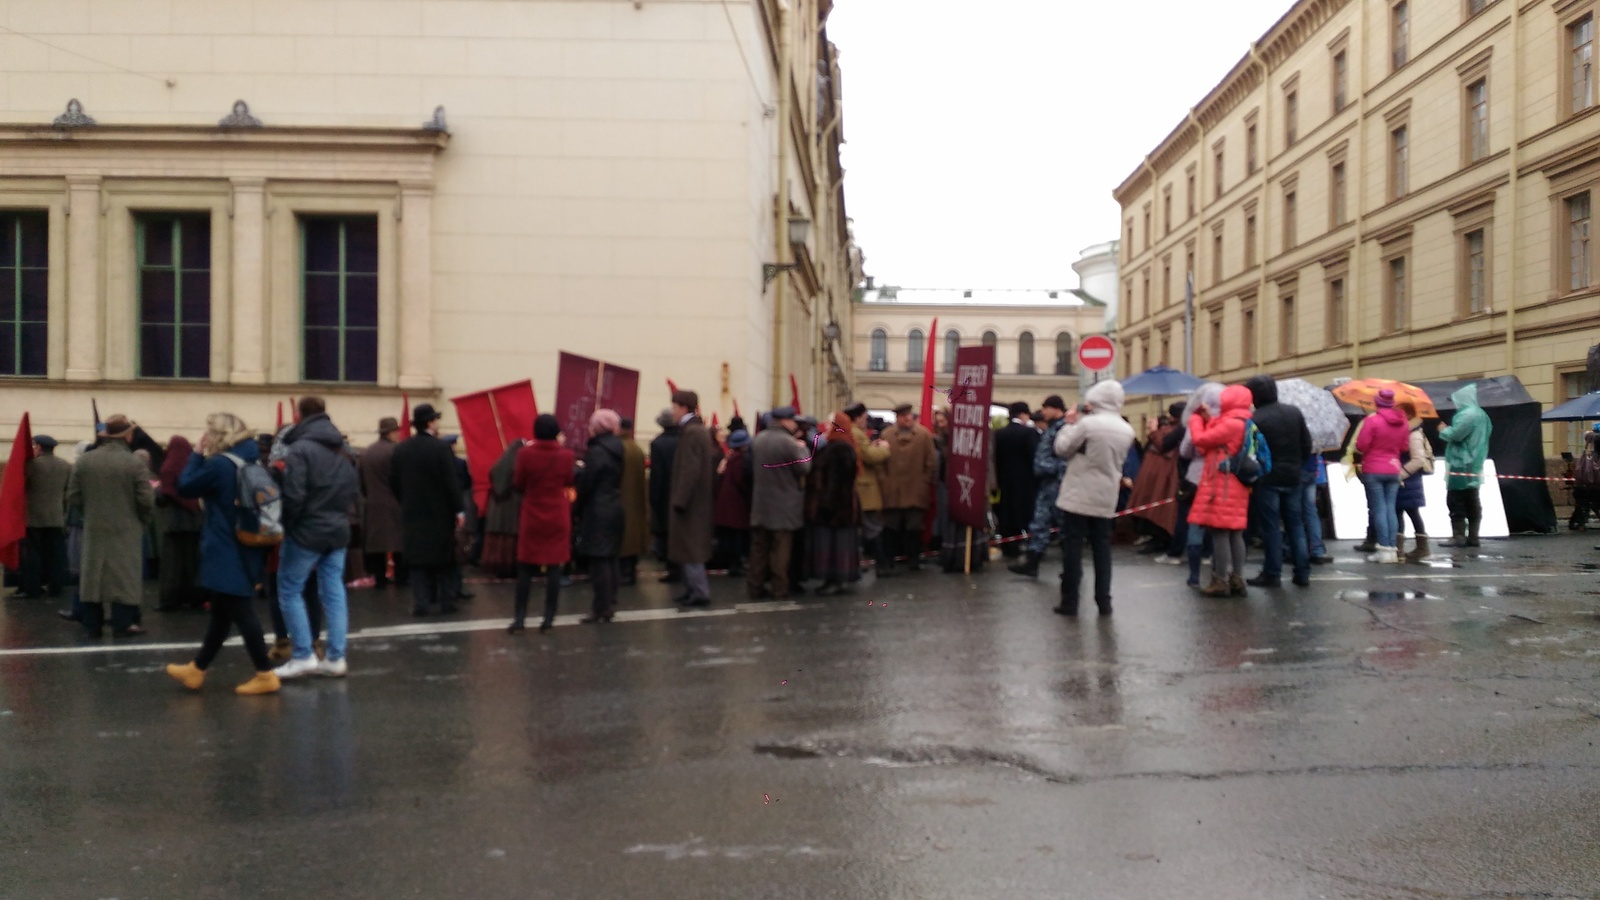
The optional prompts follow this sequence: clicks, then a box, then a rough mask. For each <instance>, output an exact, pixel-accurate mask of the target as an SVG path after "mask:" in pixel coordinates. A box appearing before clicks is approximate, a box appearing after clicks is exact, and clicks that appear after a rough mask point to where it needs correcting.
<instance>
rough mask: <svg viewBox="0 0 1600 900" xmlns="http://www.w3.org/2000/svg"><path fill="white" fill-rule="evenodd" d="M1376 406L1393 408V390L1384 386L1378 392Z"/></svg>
mask: <svg viewBox="0 0 1600 900" xmlns="http://www.w3.org/2000/svg"><path fill="white" fill-rule="evenodd" d="M1378 408H1379V409H1393V408H1394V391H1392V390H1390V389H1388V388H1384V389H1383V390H1381V391H1379V392H1378Z"/></svg>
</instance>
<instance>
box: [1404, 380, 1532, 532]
mask: <svg viewBox="0 0 1600 900" xmlns="http://www.w3.org/2000/svg"><path fill="white" fill-rule="evenodd" d="M1473 383H1476V384H1477V385H1478V405H1479V406H1481V407H1483V411H1484V412H1486V413H1488V414H1489V421H1490V422H1491V423H1493V424H1494V433H1493V434H1492V435H1490V436H1489V458H1490V459H1492V460H1494V469H1495V473H1496V474H1498V475H1520V476H1522V477H1524V478H1538V479H1543V478H1544V477H1545V469H1544V423H1543V422H1541V421H1540V416H1541V415H1543V414H1544V407H1543V406H1542V405H1541V404H1540V403H1539V401H1537V400H1535V399H1533V396H1532V395H1530V394H1529V393H1528V389H1527V388H1525V387H1523V386H1522V382H1521V381H1518V380H1517V377H1516V376H1515V375H1501V376H1499V377H1497V378H1476V379H1467V380H1463V381H1418V382H1415V384H1416V386H1417V387H1419V388H1422V389H1423V390H1424V391H1426V392H1427V394H1428V399H1430V400H1432V401H1433V405H1434V407H1435V408H1436V409H1438V410H1439V417H1440V419H1441V420H1443V421H1444V422H1445V423H1446V424H1448V423H1449V422H1450V420H1451V419H1452V418H1454V416H1455V412H1456V406H1455V404H1454V403H1452V402H1451V401H1450V395H1451V394H1453V393H1455V392H1456V391H1458V390H1460V389H1461V388H1463V387H1465V386H1467V385H1469V384H1473ZM1439 449H1442V448H1439ZM1500 498H1501V499H1502V500H1503V501H1504V502H1505V506H1506V525H1507V526H1509V527H1510V529H1511V533H1512V534H1518V533H1527V532H1536V533H1539V534H1551V533H1553V532H1554V531H1555V530H1556V505H1555V503H1554V501H1552V500H1551V499H1550V485H1549V483H1548V482H1545V481H1542V480H1541V481H1512V480H1506V479H1504V478H1502V479H1501V481H1500Z"/></svg>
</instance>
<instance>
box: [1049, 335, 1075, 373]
mask: <svg viewBox="0 0 1600 900" xmlns="http://www.w3.org/2000/svg"><path fill="white" fill-rule="evenodd" d="M1062 338H1066V352H1064V353H1063V352H1062V346H1061V339H1062ZM1055 350H1056V361H1055V366H1054V369H1055V374H1057V375H1074V374H1076V372H1075V371H1074V370H1073V365H1072V363H1073V361H1074V359H1075V358H1076V353H1077V350H1078V343H1077V339H1076V338H1074V337H1073V336H1072V332H1070V331H1060V332H1057V333H1056V338H1055Z"/></svg>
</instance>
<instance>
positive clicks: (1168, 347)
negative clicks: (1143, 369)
mask: <svg viewBox="0 0 1600 900" xmlns="http://www.w3.org/2000/svg"><path fill="white" fill-rule="evenodd" d="M1156 362H1158V363H1160V364H1162V365H1163V366H1170V365H1172V329H1170V328H1163V329H1161V358H1160V359H1158V360H1156Z"/></svg>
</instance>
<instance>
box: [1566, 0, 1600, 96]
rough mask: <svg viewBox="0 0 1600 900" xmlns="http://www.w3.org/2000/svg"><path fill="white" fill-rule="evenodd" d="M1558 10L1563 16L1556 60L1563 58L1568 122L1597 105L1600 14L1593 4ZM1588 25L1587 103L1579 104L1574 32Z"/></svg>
mask: <svg viewBox="0 0 1600 900" xmlns="http://www.w3.org/2000/svg"><path fill="white" fill-rule="evenodd" d="M1558 13H1559V16H1560V18H1559V19H1558V21H1557V27H1556V40H1557V51H1556V59H1558V60H1560V61H1561V62H1560V63H1559V64H1558V66H1557V68H1559V69H1560V70H1561V119H1562V121H1565V120H1567V119H1571V118H1573V117H1574V116H1579V115H1582V114H1584V113H1586V112H1588V111H1589V110H1591V109H1594V108H1595V59H1594V55H1595V23H1596V19H1597V18H1600V16H1597V11H1596V9H1595V4H1593V3H1581V4H1573V5H1572V6H1570V7H1568V8H1567V9H1565V10H1558ZM1585 26H1586V27H1587V28H1588V40H1587V42H1586V44H1585V46H1586V47H1587V49H1588V55H1587V59H1586V60H1585V62H1584V66H1585V77H1584V80H1583V84H1584V86H1585V88H1586V89H1587V90H1586V91H1585V102H1584V103H1583V105H1582V106H1579V105H1578V102H1577V100H1578V86H1579V78H1578V73H1577V70H1578V51H1577V48H1576V47H1574V46H1573V41H1574V32H1576V31H1577V29H1579V28H1581V27H1585Z"/></svg>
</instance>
